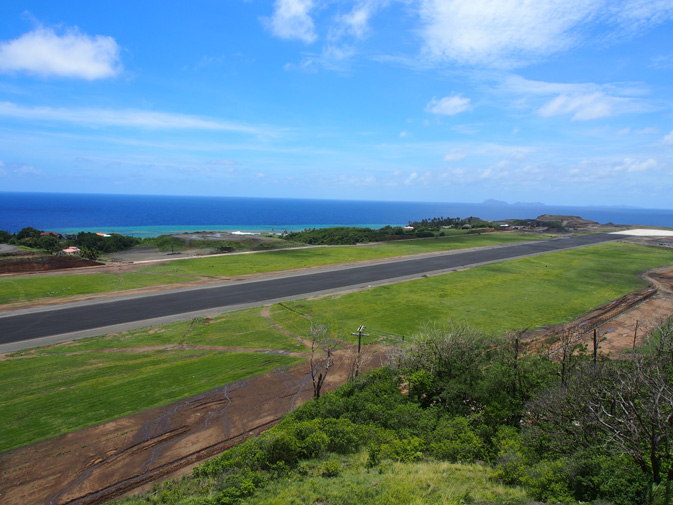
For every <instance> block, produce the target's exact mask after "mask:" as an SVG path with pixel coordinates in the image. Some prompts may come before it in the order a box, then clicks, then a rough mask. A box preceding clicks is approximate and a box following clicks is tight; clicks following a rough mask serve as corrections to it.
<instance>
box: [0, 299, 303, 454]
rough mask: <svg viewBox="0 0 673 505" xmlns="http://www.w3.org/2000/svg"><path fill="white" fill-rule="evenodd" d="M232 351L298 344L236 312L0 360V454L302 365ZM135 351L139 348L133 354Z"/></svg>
mask: <svg viewBox="0 0 673 505" xmlns="http://www.w3.org/2000/svg"><path fill="white" fill-rule="evenodd" d="M180 345H183V346H192V347H195V348H193V349H184V348H179V347H178V346H180ZM149 346H156V347H155V348H149V349H148V347H149ZM198 346H210V347H213V346H222V347H223V348H224V349H223V350H221V351H219V350H211V349H199V348H198ZM231 346H236V347H245V348H249V349H250V351H254V350H256V349H272V350H273V349H278V350H303V347H301V345H300V344H298V343H297V342H296V340H293V339H292V338H290V337H288V336H286V335H284V334H282V333H280V332H278V331H275V330H273V329H271V328H269V327H268V326H266V327H265V326H264V319H262V318H259V319H255V318H254V317H252V314H251V313H250V312H249V311H242V312H240V313H236V314H231V315H226V316H222V317H219V318H216V319H214V320H209V319H205V320H204V319H199V320H196V321H191V322H190V321H187V322H182V323H175V324H172V325H166V326H162V327H160V328H146V329H143V330H137V331H134V332H124V333H121V334H118V335H117V334H113V335H108V336H101V337H95V338H88V339H82V340H77V341H73V342H70V343H68V344H67V345H61V346H55V347H46V348H39V349H36V350H29V351H24V352H19V353H15V354H13V355H12V357H14V358H16V359H12V360H6V361H3V362H0V412H1V417H2V420H3V430H2V433H1V434H0V451H4V450H8V449H11V448H15V447H19V446H21V445H25V444H28V443H33V442H36V441H38V440H41V439H44V438H49V437H53V436H56V435H59V434H62V433H67V432H70V431H73V430H76V429H80V428H83V427H85V426H90V425H94V424H98V423H101V422H103V421H106V420H110V419H114V418H117V417H121V416H125V415H129V414H132V413H135V412H138V411H140V410H144V409H147V408H150V407H156V406H159V405H165V404H168V403H172V402H175V401H177V400H179V399H181V398H186V397H189V396H193V395H195V394H198V393H202V392H204V391H208V390H210V389H213V388H215V387H219V386H222V385H224V384H227V383H230V382H232V381H235V380H238V379H242V378H245V377H250V376H252V375H257V374H260V373H263V372H267V371H269V370H271V369H273V368H276V367H279V366H290V365H294V364H296V363H299V362H300V361H301V358H298V357H290V356H282V355H274V354H268V353H259V352H240V351H239V352H236V353H234V352H227V351H226V348H227V347H231ZM138 347H144V348H143V349H138V350H136V349H134V348H138ZM26 412H39V413H40V415H39V416H26Z"/></svg>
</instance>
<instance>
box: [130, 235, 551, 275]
mask: <svg viewBox="0 0 673 505" xmlns="http://www.w3.org/2000/svg"><path fill="white" fill-rule="evenodd" d="M537 238H543V237H531V236H530V235H524V234H482V235H471V236H468V235H462V236H456V237H450V238H449V237H446V238H438V239H433V240H410V241H404V242H393V243H386V244H373V245H365V246H358V247H326V248H303V249H292V250H282V251H271V252H267V253H264V254H253V255H249V254H246V255H237V256H220V257H216V258H198V259H187V260H180V261H172V262H170V263H164V264H161V265H156V266H152V267H147V268H145V269H143V270H142V271H143V272H152V273H175V274H181V275H246V274H252V273H265V272H275V271H280V270H291V269H294V268H306V267H313V266H323V265H331V264H337V263H347V262H352V261H366V260H374V259H382V258H392V257H395V256H405V255H409V254H420V253H427V252H437V251H452V250H457V249H465V248H468V247H486V246H492V245H500V244H511V243H516V242H521V241H523V240H534V239H537Z"/></svg>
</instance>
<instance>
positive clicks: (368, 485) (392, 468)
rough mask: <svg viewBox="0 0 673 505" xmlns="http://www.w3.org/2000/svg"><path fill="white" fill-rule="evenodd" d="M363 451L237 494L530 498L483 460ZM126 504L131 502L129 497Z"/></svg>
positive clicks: (384, 500)
mask: <svg viewBox="0 0 673 505" xmlns="http://www.w3.org/2000/svg"><path fill="white" fill-rule="evenodd" d="M365 460H366V454H364V453H360V454H356V455H354V456H346V457H340V458H338V460H337V463H338V465H339V466H340V467H342V468H343V471H342V473H341V474H340V475H338V476H335V477H323V476H322V475H321V465H322V464H324V463H323V462H321V461H319V460H318V461H314V462H311V461H309V462H307V464H305V465H304V467H303V468H302V470H303V471H304V472H306V473H307V474H308V475H306V476H305V477H303V478H290V479H278V480H275V481H274V482H272V483H271V484H270V485H268V486H266V487H264V488H262V489H259V490H257V491H256V492H255V494H254V496H252V497H250V498H247V499H244V500H242V501H241V502H240V503H241V504H242V505H243V504H245V505H285V504H288V503H297V504H299V503H338V504H341V505H351V504H352V505H361V504H364V503H366V504H367V505H389V504H391V503H406V504H418V505H421V504H423V505H433V504H437V505H440V504H441V505H461V504H464V503H489V504H494V505H495V504H511V505H515V504H521V505H523V504H525V503H530V502H531V500H530V497H528V496H527V495H526V493H525V491H524V490H522V489H520V488H517V487H512V486H504V485H502V484H500V483H498V482H495V481H493V480H492V479H490V478H489V476H490V475H491V473H492V470H491V469H490V468H488V467H486V466H479V465H460V464H453V463H445V462H438V461H432V462H422V463H390V464H389V465H385V466H383V467H382V468H381V469H380V470H379V469H375V470H367V469H366V468H365ZM124 503H128V504H129V505H131V504H133V503H140V502H135V501H133V500H129V501H128V502H124Z"/></svg>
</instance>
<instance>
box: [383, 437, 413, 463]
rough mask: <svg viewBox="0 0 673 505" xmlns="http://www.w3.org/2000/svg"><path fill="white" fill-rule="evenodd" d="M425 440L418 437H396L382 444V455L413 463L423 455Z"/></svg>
mask: <svg viewBox="0 0 673 505" xmlns="http://www.w3.org/2000/svg"><path fill="white" fill-rule="evenodd" d="M422 449H423V440H421V439H420V438H418V437H410V438H405V439H401V440H400V439H395V440H392V441H390V442H389V443H387V444H384V445H382V446H381V456H382V457H384V458H388V459H394V460H396V461H400V462H402V463H412V462H414V461H418V460H419V459H421V457H423V452H422Z"/></svg>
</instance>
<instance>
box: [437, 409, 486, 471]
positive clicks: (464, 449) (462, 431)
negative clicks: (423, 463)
mask: <svg viewBox="0 0 673 505" xmlns="http://www.w3.org/2000/svg"><path fill="white" fill-rule="evenodd" d="M429 442H430V443H429V448H430V454H431V455H432V456H433V457H435V458H437V459H443V460H447V461H451V462H453V463H457V462H463V463H472V462H475V461H484V460H485V459H486V448H485V446H484V442H483V441H482V440H481V438H479V437H478V436H477V435H476V434H475V433H474V431H472V429H471V428H470V426H469V424H468V422H467V419H465V418H464V417H456V418H453V419H442V420H441V421H439V423H438V424H437V428H436V429H435V430H434V431H433V432H432V433H431V435H430V436H429Z"/></svg>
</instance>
